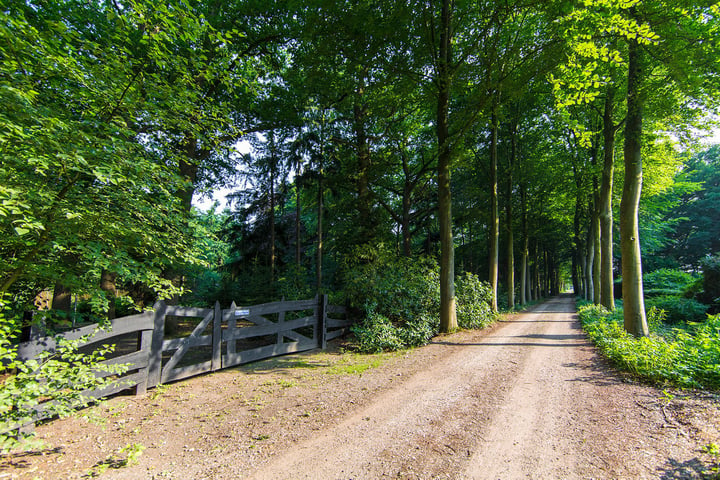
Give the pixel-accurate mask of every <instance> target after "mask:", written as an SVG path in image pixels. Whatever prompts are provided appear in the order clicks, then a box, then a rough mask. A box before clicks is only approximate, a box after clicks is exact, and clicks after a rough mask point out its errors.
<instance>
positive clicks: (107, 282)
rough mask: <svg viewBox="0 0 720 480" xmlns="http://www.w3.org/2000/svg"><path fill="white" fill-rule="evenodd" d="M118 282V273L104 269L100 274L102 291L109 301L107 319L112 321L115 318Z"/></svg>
mask: <svg viewBox="0 0 720 480" xmlns="http://www.w3.org/2000/svg"><path fill="white" fill-rule="evenodd" d="M116 280H117V273H114V272H111V271H109V270H106V269H104V268H103V269H102V272H101V273H100V290H102V291H103V292H105V297H106V298H107V300H108V309H107V319H108V320H112V319H114V318H115V297H117V287H116V285H115V282H116Z"/></svg>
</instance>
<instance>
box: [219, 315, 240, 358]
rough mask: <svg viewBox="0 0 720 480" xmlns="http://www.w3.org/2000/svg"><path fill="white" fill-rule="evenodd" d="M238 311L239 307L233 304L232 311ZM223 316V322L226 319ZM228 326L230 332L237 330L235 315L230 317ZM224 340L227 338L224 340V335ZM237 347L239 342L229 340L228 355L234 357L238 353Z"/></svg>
mask: <svg viewBox="0 0 720 480" xmlns="http://www.w3.org/2000/svg"><path fill="white" fill-rule="evenodd" d="M236 309H237V306H236V305H235V302H232V304H231V305H230V311H235V310H236ZM222 315H223V320H224V319H225V314H224V313H223V314H222ZM227 326H228V328H227V329H228V330H230V331H233V330H235V329H236V328H237V319H236V318H235V315H229V316H228V319H227ZM224 339H225V338H224V335H223V340H224ZM236 345H237V342H236V341H235V340H227V353H228V354H229V355H234V354H235V351H236V350H235V347H236ZM221 359H222V357H221ZM221 362H222V360H221ZM223 367H224V365H223Z"/></svg>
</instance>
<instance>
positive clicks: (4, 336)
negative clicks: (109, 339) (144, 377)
mask: <svg viewBox="0 0 720 480" xmlns="http://www.w3.org/2000/svg"><path fill="white" fill-rule="evenodd" d="M6 313H7V312H6V310H5V308H4V307H3V306H2V305H0V365H2V367H1V368H0V377H2V383H1V384H0V451H2V452H7V451H9V450H14V449H18V448H25V449H29V448H34V447H36V446H37V444H36V443H34V442H32V434H22V433H18V432H17V430H15V429H17V428H18V427H20V426H23V425H25V424H28V423H32V422H33V421H34V419H35V415H36V413H37V411H38V409H41V410H42V411H43V416H45V417H48V416H49V417H53V416H60V417H64V416H67V415H69V414H70V413H72V412H73V411H74V410H76V409H78V408H81V407H84V406H87V405H88V404H89V403H90V402H92V401H93V400H92V399H91V398H89V397H87V396H85V395H84V394H83V392H84V391H86V390H96V389H101V388H104V387H106V386H108V385H110V383H112V382H113V379H112V375H113V374H122V373H124V372H125V371H127V365H104V364H101V362H102V361H103V360H104V359H105V356H106V355H107V354H108V353H110V352H112V351H113V349H114V346H108V345H103V346H102V347H100V348H97V349H95V351H94V352H93V353H90V354H85V353H80V352H79V351H78V347H79V345H80V344H81V343H83V342H86V341H87V340H89V339H90V338H91V336H90V337H86V338H80V339H78V340H73V341H68V340H64V339H62V338H61V337H58V338H57V347H56V349H55V352H54V353H50V352H44V353H42V354H41V355H39V356H38V357H37V358H35V359H32V360H28V361H20V360H19V359H18V358H17V351H16V348H15V345H14V342H15V340H16V338H17V332H18V331H19V326H20V320H19V319H18V318H17V317H13V316H9V315H6ZM96 374H101V375H99V376H97V375H96ZM101 377H102V378H101Z"/></svg>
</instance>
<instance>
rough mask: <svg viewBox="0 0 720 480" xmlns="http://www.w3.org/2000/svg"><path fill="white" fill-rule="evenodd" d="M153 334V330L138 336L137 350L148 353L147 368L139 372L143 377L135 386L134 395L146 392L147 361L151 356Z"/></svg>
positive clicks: (145, 331) (144, 331) (148, 368)
mask: <svg viewBox="0 0 720 480" xmlns="http://www.w3.org/2000/svg"><path fill="white" fill-rule="evenodd" d="M153 333H154V330H153V331H150V330H143V331H141V332H140V333H139V334H138V350H140V351H145V352H148V366H146V367H145V368H142V369H140V372H142V373H143V376H142V378H141V379H140V381H139V382H138V384H137V385H136V386H135V395H142V394H143V393H145V392H147V386H148V376H149V375H150V366H149V361H150V356H151V354H152V337H153Z"/></svg>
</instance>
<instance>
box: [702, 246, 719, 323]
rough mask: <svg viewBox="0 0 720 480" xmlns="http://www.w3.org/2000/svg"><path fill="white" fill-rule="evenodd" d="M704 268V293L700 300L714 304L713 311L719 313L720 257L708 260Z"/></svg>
mask: <svg viewBox="0 0 720 480" xmlns="http://www.w3.org/2000/svg"><path fill="white" fill-rule="evenodd" d="M702 268H703V292H702V293H701V294H700V295H701V296H700V300H701V301H702V302H704V303H708V304H713V310H714V311H715V312H717V311H718V309H719V308H718V304H720V255H715V256H714V257H709V258H706V259H705V260H704V261H703V262H702Z"/></svg>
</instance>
